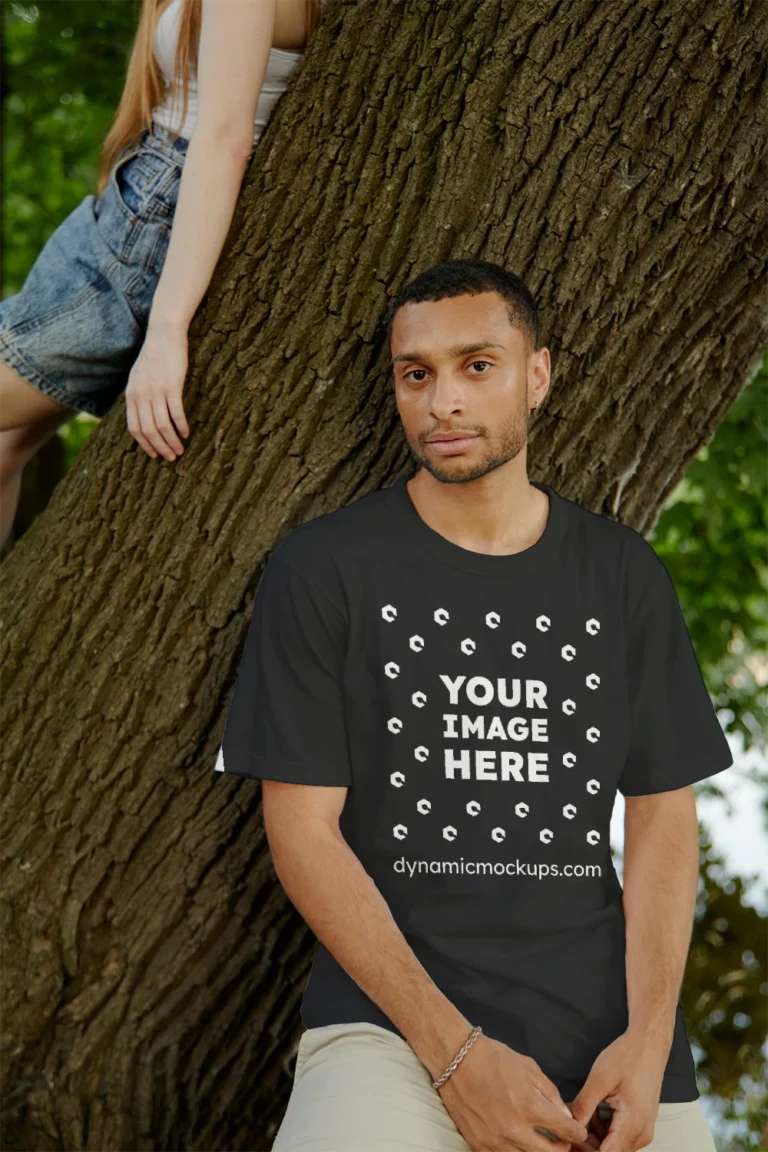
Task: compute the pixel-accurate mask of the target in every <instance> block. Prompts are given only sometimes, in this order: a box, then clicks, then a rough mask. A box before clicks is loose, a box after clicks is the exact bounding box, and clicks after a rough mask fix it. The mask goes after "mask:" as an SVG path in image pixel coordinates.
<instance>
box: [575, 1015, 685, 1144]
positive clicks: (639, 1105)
mask: <svg viewBox="0 0 768 1152" xmlns="http://www.w3.org/2000/svg"><path fill="white" fill-rule="evenodd" d="M667 1057H668V1053H663V1052H660V1050H659V1048H658V1045H657V1046H650V1045H649V1044H648V1043H647V1042H646V1043H643V1038H642V1037H641V1036H638V1035H636V1034H632V1033H630V1032H624V1033H622V1035H621V1036H618V1037H617V1038H616V1040H614V1041H613V1043H612V1044H609V1045H608V1047H607V1048H604V1049H603V1051H602V1052H601V1053H600V1055H599V1056H598V1057H597V1059H596V1060H595V1062H594V1064H593V1065H592V1067H591V1069H590V1071H589V1076H588V1077H587V1080H586V1082H585V1084H584V1085H583V1087H582V1089H581V1091H580V1092H579V1094H578V1095H577V1096H576V1097H575V1098H574V1099H573V1100H572V1101H571V1102H570V1104H569V1105H568V1106H569V1108H570V1110H571V1113H572V1115H573V1117H574V1118H575V1119H576V1120H579V1121H581V1123H582V1124H586V1125H587V1127H588V1129H589V1131H590V1137H589V1141H588V1142H587V1143H583V1144H572V1145H571V1148H572V1150H573V1152H594V1149H595V1148H599V1149H600V1152H636V1150H637V1149H639V1148H646V1147H647V1146H648V1145H649V1144H650V1143H651V1141H652V1140H653V1132H654V1128H655V1126H656V1116H657V1113H658V1110H659V1097H660V1096H661V1082H662V1078H663V1075H664V1069H665V1067H666V1062H667ZM601 1100H604V1101H605V1102H606V1104H610V1106H611V1107H612V1108H613V1110H614V1111H613V1116H612V1117H611V1121H610V1126H609V1128H608V1132H607V1135H605V1137H604V1138H603V1139H602V1140H601V1142H600V1143H594V1142H593V1141H595V1140H596V1139H597V1138H598V1135H599V1134H600V1133H601V1132H604V1131H605V1125H604V1124H603V1123H602V1122H601V1121H600V1120H599V1118H598V1115H597V1106H598V1104H599V1103H600V1101H601Z"/></svg>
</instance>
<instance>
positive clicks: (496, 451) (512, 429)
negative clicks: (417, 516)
mask: <svg viewBox="0 0 768 1152" xmlns="http://www.w3.org/2000/svg"><path fill="white" fill-rule="evenodd" d="M526 412H527V409H523V412H522V413H517V412H516V413H513V415H512V416H510V418H509V420H508V421H507V423H506V424H505V425H504V427H503V428H502V430H501V432H500V434H499V436H498V437H494V438H493V439H492V440H491V438H490V437H489V435H488V431H487V429H484V428H482V427H480V428H475V429H472V431H476V432H477V433H478V435H479V437H481V438H483V439H485V441H486V450H485V452H484V454H483V456H482V457H481V458H480V459H479V460H474V461H471V462H470V461H467V462H465V463H463V464H461V463H459V462H458V460H457V458H456V457H450V458H448V459H450V461H451V463H450V464H449V465H448V466H447V467H443V465H442V462H441V459H440V458H439V457H434V456H428V455H426V454H424V452H423V450H422V447H421V444H417V445H414V444H412V443H411V441H410V440H408V446H409V448H410V450H411V454H412V455H413V456H414V457H415V459H416V460H417V461H418V463H419V464H420V465H421V466H422V468H426V470H427V471H428V472H430V473H431V474H432V475H433V476H434V477H435V479H436V480H440V481H442V483H444V484H465V483H467V481H469V480H478V479H479V478H480V477H481V476H485V475H486V473H488V472H492V471H493V470H494V468H499V467H500V466H501V465H502V464H506V462H507V461H508V460H513V459H514V458H515V456H517V455H518V454H519V453H520V452H522V450H523V448H524V447H525V445H526V444H527V442H528V421H527V419H526ZM467 431H469V429H467Z"/></svg>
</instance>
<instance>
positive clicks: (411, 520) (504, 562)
mask: <svg viewBox="0 0 768 1152" xmlns="http://www.w3.org/2000/svg"><path fill="white" fill-rule="evenodd" d="M530 483H531V484H533V486H534V487H535V488H539V489H540V490H541V491H542V492H546V493H547V495H548V496H549V515H548V517H547V523H546V525H545V527H544V531H543V532H542V534H541V536H540V537H539V539H538V540H537V541H536V542H535V544H532V545H531V546H530V548H524V549H523V550H522V551H520V552H511V553H507V554H505V555H490V554H489V553H487V552H473V551H472V550H470V549H469V548H462V547H461V546H460V545H459V544H455V543H454V542H453V541H452V540H449V539H448V538H447V537H446V536H443V535H441V533H439V532H437V531H436V530H435V529H434V528H431V527H430V526H429V525H428V524H427V523H426V521H424V520H422V518H421V516H420V515H419V513H418V512H417V510H416V506H415V504H414V503H413V501H412V500H411V497H410V494H409V492H408V489H407V487H406V480H405V478H402V479H400V480H398V481H396V482H395V483H394V484H393V485H391V486H390V487H389V488H387V489H386V491H387V493H388V497H389V506H390V508H391V509H392V511H393V512H394V513H395V514H396V515H397V516H398V520H399V525H398V526H399V527H400V528H401V529H402V530H403V531H405V532H407V533H408V537H409V539H410V540H411V542H412V543H413V545H414V546H415V547H416V548H417V549H418V551H419V552H420V553H428V554H431V555H432V556H434V557H435V559H436V560H440V561H442V562H444V563H446V564H452V565H453V566H454V567H456V568H463V569H464V570H465V571H466V572H474V573H476V574H477V575H480V576H502V577H509V576H515V575H518V574H520V573H528V572H532V571H535V570H536V571H538V570H541V569H543V568H548V567H551V566H552V564H553V563H554V561H555V557H556V554H557V551H558V547H559V545H560V542H561V539H562V535H563V527H564V520H565V509H564V507H563V505H564V500H563V497H562V496H560V494H559V493H558V492H556V491H555V489H554V488H553V487H552V486H551V484H547V483H545V482H543V481H537V480H531V481H530Z"/></svg>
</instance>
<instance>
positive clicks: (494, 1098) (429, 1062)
mask: <svg viewBox="0 0 768 1152" xmlns="http://www.w3.org/2000/svg"><path fill="white" fill-rule="evenodd" d="M389 334H390V340H391V351H392V358H393V366H394V377H395V397H396V401H397V407H398V411H399V414H400V417H401V419H402V423H403V429H404V432H405V436H406V439H407V441H408V444H409V446H410V449H411V451H412V453H413V455H414V456H415V457H416V460H417V461H418V463H419V465H420V467H419V469H418V471H417V472H416V474H415V475H414V476H413V477H412V478H411V479H409V480H407V481H406V480H403V479H400V480H398V481H396V482H395V483H394V484H391V485H390V486H387V487H385V488H383V489H380V490H378V491H374V492H370V493H369V494H368V495H366V496H363V497H362V498H359V499H357V500H355V501H354V502H352V503H351V504H348V505H347V506H345V507H343V508H341V509H338V510H337V511H334V512H332V513H330V514H327V515H324V516H320V517H318V518H317V519H315V520H310V521H308V522H307V523H304V524H302V525H300V526H299V527H297V528H294V529H293V530H292V531H291V532H289V533H288V534H287V535H286V536H285V537H284V538H283V539H282V540H281V541H280V542H279V544H278V545H277V547H276V548H275V549H274V551H273V552H272V554H271V556H270V558H269V560H268V563H267V565H266V567H265V569H264V572H263V574H262V576H261V580H260V583H259V585H258V591H257V596H256V603H255V607H254V611H253V618H252V621H251V625H250V629H249V632H248V636H247V640H246V644H245V648H244V652H243V657H242V663H241V667H240V672H239V676H238V680H237V683H236V686H235V690H234V694H233V697H232V701H231V705H230V710H229V714H228V717H227V724H226V728H225V732H224V738H223V743H222V748H221V750H220V754H219V757H218V762H217V768H219V769H220V770H222V771H225V772H232V773H236V774H239V775H244V776H252V777H257V778H259V779H261V780H263V784H262V793H263V807H264V820H265V827H266V831H267V835H268V839H269V844H270V849H271V853H272V857H273V860H274V865H275V869H276V872H277V875H278V877H279V879H280V882H281V883H282V885H283V887H284V888H285V891H286V892H287V894H288V896H289V898H290V899H291V900H292V902H293V903H294V904H295V906H296V907H297V909H298V910H299V912H300V913H301V915H302V916H303V917H304V919H305V920H306V922H307V923H308V924H309V926H310V927H311V928H312V930H313V932H314V933H315V934H316V935H317V937H318V939H319V944H318V948H317V953H316V956H315V961H314V965H313V968H312V972H311V974H310V978H309V981H308V984H307V987H306V989H305V992H304V998H303V1003H302V1019H303V1022H304V1024H305V1025H306V1029H307V1030H306V1031H304V1033H303V1034H302V1036H301V1040H300V1044H299V1050H298V1056H297V1065H296V1070H295V1074H294V1083H293V1089H292V1093H291V1098H290V1101H289V1104H288V1108H287V1111H286V1114H285V1117H284V1119H283V1122H282V1124H281V1127H280V1130H279V1132H278V1134H277V1138H276V1140H275V1143H274V1144H273V1149H275V1150H279V1152H289V1150H291V1149H298V1148H301V1149H302V1152H312V1150H315V1149H328V1150H333V1152H343V1150H350V1152H352V1150H354V1152H371V1150H373V1149H377V1150H378V1149H381V1150H384V1149H386V1150H387V1152H393V1150H397V1149H405V1148H409V1149H439V1150H448V1149H451V1150H457V1152H466V1149H468V1148H472V1149H491V1148H493V1149H500V1148H503V1149H524V1150H525V1152H534V1150H544V1152H550V1150H551V1149H553V1148H558V1149H568V1148H573V1149H591V1148H596V1147H600V1148H602V1149H603V1152H633V1150H634V1149H638V1148H644V1147H649V1148H651V1149H654V1150H656V1152H658V1150H660V1149H668V1150H669V1152H707V1150H710V1152H711V1150H713V1149H714V1143H713V1142H712V1138H711V1135H710V1133H709V1129H708V1127H707V1124H706V1119H705V1116H704V1113H703V1109H702V1107H701V1102H700V1100H699V1099H698V1090H697V1086H696V1078H695V1071H694V1065H693V1060H692V1055H691V1050H690V1046H689V1043H688V1039H687V1036H686V1031H685V1025H684V1021H683V1018H682V1014H681V1010H680V1006H679V1003H678V999H677V997H678V992H679V987H680V982H681V980H682V975H683V969H684V964H685V960H686V954H687V949H688V945H689V941H690V932H691V923H692V916H693V908H694V900H695V894H696V887H697V877H698V837H697V823H696V811H695V804H694V798H693V793H692V789H691V784H692V782H693V781H695V780H700V779H703V778H704V777H706V776H710V775H712V774H714V773H716V772H720V771H722V770H723V769H725V768H727V767H729V765H730V764H731V763H732V757H731V753H730V749H729V745H728V743H727V741H726V739H725V736H724V734H723V732H722V729H721V728H720V725H719V723H718V720H717V717H716V715H715V712H714V709H713V707H712V704H711V701H710V699H709V696H708V695H707V692H706V689H705V686H704V683H703V681H702V677H701V673H700V671H699V666H698V664H697V661H696V657H695V655H694V652H693V649H692V646H691V643H690V639H689V636H688V632H687V629H686V625H685V621H684V619H683V616H682V612H681V610H680V606H679V603H678V600H677V597H676V594H675V590H674V587H673V585H672V582H671V580H670V577H669V575H668V573H667V570H666V568H665V567H664V565H663V564H662V562H661V561H660V560H659V559H658V558H657V556H656V554H655V552H654V551H653V549H652V547H651V545H650V544H649V543H647V542H646V541H645V540H644V539H643V537H642V536H640V535H639V533H637V532H635V531H634V530H633V529H631V528H629V527H627V526H625V525H622V524H621V523H619V522H617V521H613V520H610V519H608V518H604V517H602V516H599V515H597V514H595V513H593V512H590V511H587V510H586V509H584V508H582V507H580V506H579V505H578V504H576V503H574V502H572V501H570V500H568V499H566V498H565V497H563V496H561V495H560V494H559V493H558V492H557V491H556V490H555V489H554V488H553V487H552V486H551V485H550V484H548V483H544V482H534V483H533V484H531V483H529V481H528V478H527V453H526V447H527V445H526V433H527V426H528V421H529V414H530V412H531V411H533V409H535V408H536V407H538V405H539V404H541V402H542V401H543V399H544V397H545V396H546V394H547V391H548V389H549V381H550V357H549V352H548V350H547V349H546V348H539V347H538V320H537V310H536V304H535V301H534V300H533V298H532V296H531V294H530V292H529V291H528V290H527V289H526V287H525V286H524V285H523V284H522V283H521V281H520V280H519V279H518V278H517V277H516V276H514V275H512V274H510V273H509V272H506V271H505V270H504V269H502V268H500V267H498V266H497V265H494V264H489V263H487V262H484V261H478V260H458V261H451V262H448V263H445V264H439V265H437V266H436V267H433V268H431V269H429V270H427V271H426V272H424V273H423V274H422V275H420V276H418V277H417V278H416V279H415V280H414V281H413V282H412V283H411V284H410V285H409V286H408V287H407V288H406V289H405V290H404V292H403V293H402V294H401V296H400V297H398V299H397V300H395V301H394V304H393V306H392V309H391V312H390V331H389ZM617 788H618V790H620V791H621V792H622V793H623V795H624V796H625V797H626V840H625V864H624V886H623V890H622V887H621V885H620V884H619V881H618V878H617V876H616V873H615V871H614V868H613V864H612V858H611V851H610V842H609V831H610V818H611V812H612V809H613V805H614V799H615V794H616V790H617ZM625 950H626V955H625ZM478 1029H481V1030H480V1031H478ZM601 1141H602V1142H601Z"/></svg>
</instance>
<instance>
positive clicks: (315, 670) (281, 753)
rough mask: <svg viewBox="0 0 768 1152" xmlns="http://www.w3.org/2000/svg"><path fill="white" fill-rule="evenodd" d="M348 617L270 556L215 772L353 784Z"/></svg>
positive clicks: (289, 566) (325, 595) (320, 591)
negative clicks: (346, 705) (346, 702)
mask: <svg viewBox="0 0 768 1152" xmlns="http://www.w3.org/2000/svg"><path fill="white" fill-rule="evenodd" d="M346 636H347V628H346V617H345V613H344V612H343V610H342V608H341V607H339V606H338V605H337V604H336V603H335V601H334V600H333V599H332V597H331V595H330V593H328V592H326V591H324V590H323V589H322V588H320V587H316V586H315V585H314V583H312V582H310V580H309V579H307V578H306V577H305V576H304V575H303V574H302V573H300V572H299V571H298V570H296V569H295V568H294V567H293V566H292V564H290V563H286V562H285V561H283V560H282V559H280V557H279V556H278V555H277V554H276V553H274V552H273V553H272V555H271V556H270V558H269V560H268V561H267V564H266V566H265V568H264V571H263V572H262V575H261V579H260V580H259V584H258V586H257V589H256V598H255V601H254V607H253V613H252V616H251V621H250V624H249V626H248V632H247V635H246V640H245V646H244V648H243V654H242V658H241V661H240V668H239V671H238V674H237V680H236V682H235V687H234V690H233V693H232V698H231V701H230V705H229V711H228V713H227V719H226V723H225V727H224V736H223V739H222V743H221V747H220V748H219V753H218V757H217V759H216V765H215V767H216V769H217V771H220V772H231V773H234V774H236V775H238V776H253V777H256V778H258V779H266V780H283V781H285V782H287V783H293V784H322V785H351V784H352V771H351V765H350V759H349V751H348V741H347V732H346V724H345V715H344V687H343V684H344V681H343V669H344V660H345V655H346Z"/></svg>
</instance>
